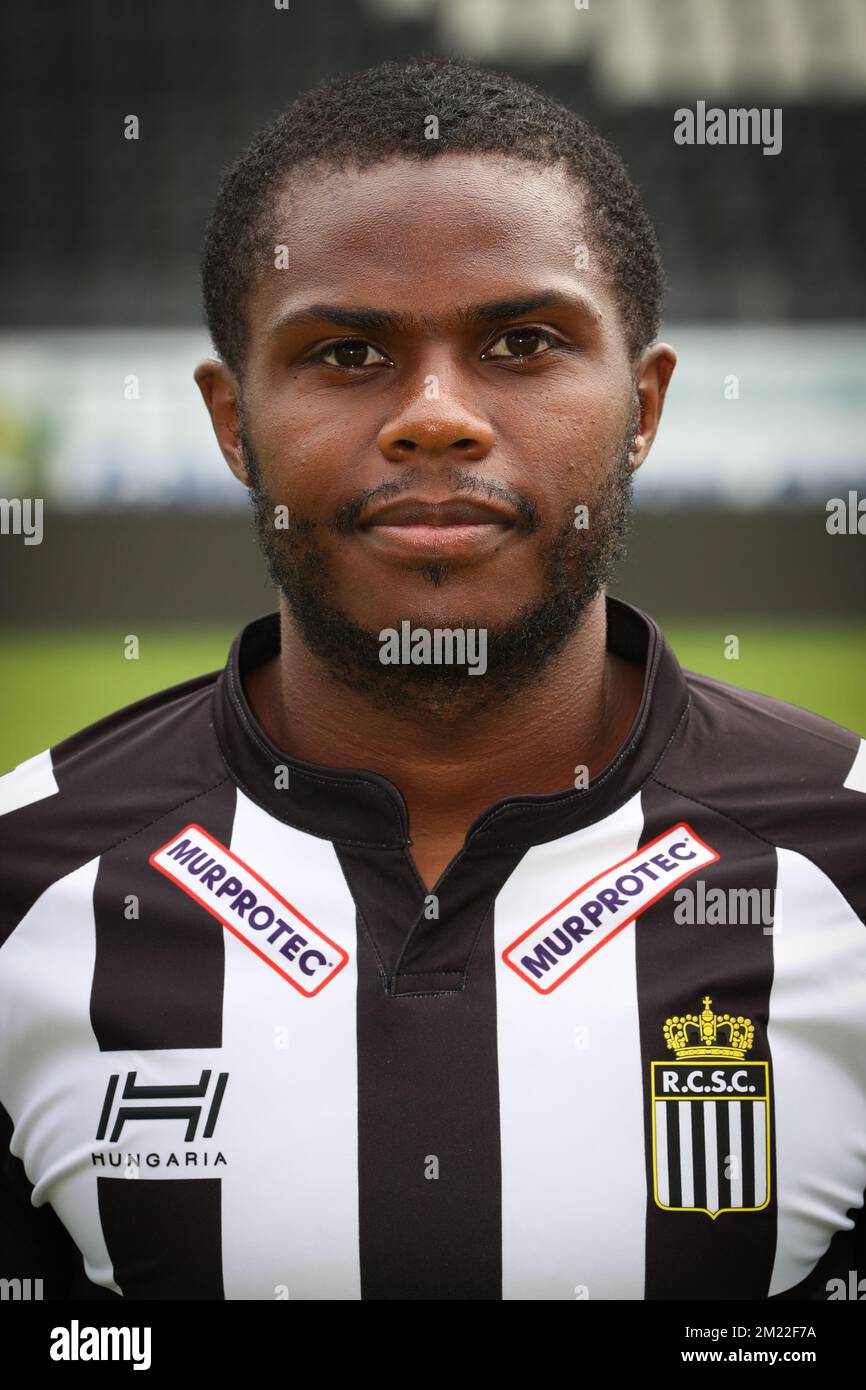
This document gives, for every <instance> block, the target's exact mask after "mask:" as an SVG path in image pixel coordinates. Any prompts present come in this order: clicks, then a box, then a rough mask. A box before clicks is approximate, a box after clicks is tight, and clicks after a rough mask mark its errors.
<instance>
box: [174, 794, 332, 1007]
mask: <svg viewBox="0 0 866 1390" xmlns="http://www.w3.org/2000/svg"><path fill="white" fill-rule="evenodd" d="M189 830H197V831H198V833H199V834H200V835H203V836H204V837H205V839H206V840H210V842H211V844H212V845H216V847H217V849H219V850H222V852H223V854H227V855H228V857H229V859H233V860H234V861H235V863H236V864H240V866H241V868H242V869H245V870H246V872H247V873H248V874H252V876H253V878H254V879H255V880H256V881H257V882H258V883H260V884H261V885H262V887H263V888H267V890H268V892H269V893H272V894H273V896H274V897H275V898H276V899H277V901H278V902H281V903H282V904H283V906H284V907H287V908H288V910H289V912H291V913H292V914H293V916H295V917H298V918H300V920H301V921H302V922H303V923H304V926H306V927H309V928H310V931H312V932H315V934H316V936H318V937H320V938H321V940H322V941H327V943H328V945H329V946H331V947H333V949H334V950H335V951H336V952H337V954H338V955H340V956H342V957H343V959H342V960H341V961H340V964H339V965H338V966H337V968H336V969H335V970H332V971H331V973H330V974H329V975H328V977H327V979H325V980H323V981H322V983H321V984H320V985H316V988H315V989H314V990H309V991H308V990H305V989H302V987H301V986H300V985H299V984H298V982H297V980H293V979H292V977H291V975H287V974H286V972H285V970H281V969H280V967H279V966H278V965H277V963H276V962H275V961H272V960H271V958H270V956H266V955H265V953H264V951H260V950H259V948H258V946H255V945H253V943H252V941H248V940H247V938H246V937H245V936H243V935H242V933H241V932H239V931H238V930H237V928H236V927H233V926H232V924H231V922H227V921H226V919H225V917H223V916H221V915H220V913H219V912H217V911H216V909H215V908H214V907H211V905H210V903H207V902H205V900H204V898H200V897H199V895H198V893H194V892H193V891H192V889H191V888H189V887H188V886H187V884H186V883H183V882H182V881H181V879H179V878H177V877H176V875H175V874H173V873H171V872H170V871H169V870H168V869H166V868H165V867H164V866H163V865H162V864H157V863H155V862H154V861H155V859H156V856H157V855H158V854H162V853H164V851H165V850H167V849H168V847H169V845H173V844H174V842H175V840H179V839H181V837H182V836H184V835H185V834H186V833H187V831H189ZM148 863H149V864H151V865H152V867H153V868H154V869H157V870H158V871H159V873H161V874H163V875H164V876H165V877H166V878H167V879H168V881H169V883H175V884H176V885H177V887H178V888H182V889H183V891H184V893H186V894H187V895H188V896H189V897H190V898H192V899H193V900H194V902H197V903H198V904H199V906H200V907H203V908H204V910H205V912H209V913H210V915H211V916H212V917H215V918H216V919H217V921H218V922H222V924H223V926H224V927H225V928H226V930H227V931H230V932H231V933H232V936H236V937H237V939H238V941H242V942H243V943H244V945H245V946H248V947H249V949H250V950H251V951H253V952H255V954H256V955H257V956H259V958H260V959H261V960H263V961H264V962H265V964H266V965H269V966H270V967H271V969H272V970H275V971H276V972H277V974H278V975H282V977H283V979H284V980H288V982H289V984H290V985H294V987H295V989H296V990H297V991H298V993H299V994H300V995H301V996H302V997H303V998H304V999H313V998H314V997H315V996H316V995H317V994H318V993H319V991H320V990H322V989H324V988H325V985H329V984H330V983H331V981H332V980H333V979H334V977H335V976H336V975H339V973H340V971H341V970H342V969H343V966H344V965H347V964H348V961H349V953H348V951H344V950H343V947H342V946H338V945H337V943H336V941H332V940H331V938H330V937H329V936H326V935H325V933H324V932H323V931H319V928H318V927H315V926H313V923H312V922H311V921H310V920H309V918H308V917H305V916H304V914H303V912H299V911H298V909H297V908H296V907H292V904H291V903H290V902H289V901H288V899H287V898H284V897H283V895H282V893H278V892H277V890H276V888H274V887H273V886H272V885H271V884H270V883H268V882H267V880H266V879H264V878H262V876H261V874H257V873H256V871H255V869H253V868H251V866H250V865H249V864H247V863H246V861H245V860H243V859H241V858H239V856H238V855H236V854H232V852H231V850H230V849H227V848H226V846H225V845H224V844H222V843H221V841H219V840H216V839H214V837H213V835H209V834H208V832H207V831H206V830H205V829H204V827H203V826H201V825H198V824H197V823H196V822H195V821H190V823H189V825H185V826H184V828H183V830H179V831H178V832H177V834H176V835H172V837H171V839H170V840H166V842H165V844H164V845H162V846H161V847H160V848H159V849H155V850H154V851H153V854H151V855H150V856H149V859H148Z"/></svg>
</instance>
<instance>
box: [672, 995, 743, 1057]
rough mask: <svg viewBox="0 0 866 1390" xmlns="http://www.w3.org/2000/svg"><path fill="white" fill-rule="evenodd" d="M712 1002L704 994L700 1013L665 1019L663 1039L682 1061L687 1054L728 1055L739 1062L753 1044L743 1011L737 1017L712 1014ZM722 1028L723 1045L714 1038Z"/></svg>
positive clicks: (689, 1055)
mask: <svg viewBox="0 0 866 1390" xmlns="http://www.w3.org/2000/svg"><path fill="white" fill-rule="evenodd" d="M712 1002H713V1001H712V999H711V998H710V996H709V995H708V994H706V995H704V1009H703V1013H701V1014H683V1015H682V1016H680V1015H679V1014H674V1016H673V1018H666V1019H665V1025H664V1035H665V1042H666V1043H667V1045H668V1047H669V1048H670V1049H671V1051H672V1052H675V1053H676V1055H677V1057H678V1058H680V1059H681V1060H683V1061H685V1060H686V1059H687V1058H690V1057H730V1058H733V1059H734V1060H735V1061H742V1060H743V1058H744V1057H745V1055H746V1053H747V1052H748V1050H749V1048H750V1047H751V1046H752V1041H753V1039H754V1036H755V1025H754V1024H753V1023H752V1020H751V1019H750V1018H744V1017H743V1015H742V1014H738V1015H737V1016H736V1017H734V1015H733V1014H714V1013H713V1011H712V1009H711V1008H710V1004H711V1003H712ZM721 1029H725V1030H726V1032H727V1043H726V1044H725V1045H723V1044H721V1043H720V1042H718V1041H717V1040H718V1037H719V1031H720V1030H721ZM690 1035H691V1041H690Z"/></svg>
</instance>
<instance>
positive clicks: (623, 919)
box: [502, 822, 719, 994]
mask: <svg viewBox="0 0 866 1390" xmlns="http://www.w3.org/2000/svg"><path fill="white" fill-rule="evenodd" d="M718 858H719V856H718V854H717V853H716V851H715V850H714V849H711V848H710V846H709V845H707V844H705V843H704V841H703V840H702V839H701V838H700V836H699V835H696V834H695V832H694V831H693V830H692V828H691V826H689V825H686V824H685V823H684V822H683V823H680V824H679V825H673V826H671V828H670V830H666V831H665V832H664V834H663V835H657V836H656V838H655V839H654V840H651V841H650V842H649V844H646V845H643V846H642V847H641V848H640V849H639V850H635V852H634V854H630V855H629V856H628V857H627V858H626V859H622V860H620V862H619V863H618V864H614V865H613V866H612V867H611V868H610V869H604V870H603V871H602V872H601V873H600V874H596V876H595V878H592V879H590V880H589V882H588V883H585V884H584V885H583V887H582V888H578V889H577V890H576V891H575V892H574V893H572V894H570V896H569V897H567V898H566V899H565V901H564V902H561V903H559V904H558V906H556V907H554V908H553V909H552V911H550V912H546V913H545V914H544V916H543V917H541V918H539V920H538V921H537V922H535V923H533V925H532V926H531V927H528V928H527V929H526V931H525V932H523V933H522V934H521V935H520V936H519V937H518V938H517V940H516V941H512V943H511V945H510V946H507V947H506V949H505V950H504V951H503V952H502V959H503V960H504V961H505V964H506V965H508V966H510V967H511V969H512V970H513V971H514V972H515V973H516V974H517V975H519V976H520V978H521V979H522V980H525V981H526V983H527V984H528V985H531V986H532V988H533V989H534V990H537V991H538V993H539V994H550V992H551V991H552V990H554V989H556V988H557V986H559V985H561V984H562V983H563V981H564V980H567V979H568V977H569V975H573V974H574V972H575V970H577V968H578V966H580V965H584V964H585V963H586V961H588V960H589V958H590V957H591V956H593V955H595V953H596V951H599V950H600V949H601V947H602V946H604V945H606V944H607V942H608V941H610V940H611V939H612V938H613V937H614V936H616V934H617V932H621V931H622V929H623V927H627V926H628V924H629V922H633V921H634V919H635V917H637V916H639V914H640V913H641V912H644V911H645V909H646V908H648V907H649V906H650V904H651V903H654V902H656V900H657V899H658V898H660V897H661V896H662V895H663V894H664V893H667V892H669V891H670V889H671V888H674V887H676V885H677V884H678V883H681V882H682V880H683V879H684V878H688V876H689V874H693V873H694V872H695V870H696V869H703V868H706V866H707V865H708V864H713V863H715V861H716V860H717V859H718Z"/></svg>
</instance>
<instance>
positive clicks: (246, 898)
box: [150, 825, 349, 998]
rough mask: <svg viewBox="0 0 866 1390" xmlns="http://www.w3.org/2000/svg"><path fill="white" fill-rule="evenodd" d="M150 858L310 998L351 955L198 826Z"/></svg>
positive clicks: (182, 833)
mask: <svg viewBox="0 0 866 1390" xmlns="http://www.w3.org/2000/svg"><path fill="white" fill-rule="evenodd" d="M150 862H151V864H152V865H153V867H154V868H155V869H159V871H160V873H161V874H165V876H166V878H170V879H171V881H172V883H176V884H177V886H178V888H182V889H183V891H184V892H185V893H188V894H189V896H190V897H191V898H194V899H195V901H196V902H197V903H200V904H201V906H202V907H204V908H206V909H207V911H208V912H210V913H211V914H212V915H213V916H214V917H216V918H217V920H218V921H220V922H222V924H223V926H224V927H227V928H228V930H229V931H230V932H232V934H233V935H234V936H236V937H237V938H238V940H239V941H242V942H243V943H244V945H245V946H249V948H250V950H251V951H255V953H256V955H257V956H259V957H260V959H261V960H263V961H265V962H266V963H267V964H268V965H269V966H271V968H272V969H273V970H276V972H277V974H278V975H282V977H283V979H284V980H288V982H289V984H290V985H294V987H295V989H296V990H298V991H299V993H301V994H303V995H306V996H307V998H312V996H313V995H314V994H318V993H319V990H321V989H324V987H325V985H327V984H329V983H330V982H331V980H333V978H334V976H335V975H337V974H339V972H340V971H341V970H342V968H343V966H344V965H345V964H346V962H347V961H348V959H349V956H348V953H347V952H346V951H344V950H343V948H342V947H341V946H338V945H337V944H336V942H335V941H332V940H331V939H330V937H328V936H326V935H325V933H324V932H322V931H319V929H318V927H314V926H313V924H312V922H310V921H309V920H308V919H307V918H306V917H305V916H304V915H303V913H302V912H299V911H298V909H297V908H296V907H293V906H292V904H291V903H290V902H288V901H287V899H286V898H284V897H283V896H282V894H281V893H278V892H277V890H276V889H275V888H272V887H271V885H270V884H269V883H266V882H265V880H264V879H263V878H262V877H261V876H260V875H259V874H257V873H256V871H255V869H252V868H250V866H249V864H245V863H244V861H243V860H242V859H239V858H238V856H237V855H236V854H232V852H231V850H230V849H226V847H225V845H221V844H220V842H219V840H215V839H214V838H213V836H212V835H209V834H208V832H207V831H206V830H203V829H202V828H201V826H200V825H187V826H185V827H184V829H183V830H180V831H178V833H177V834H176V835H174V836H173V837H172V839H170V840H169V841H168V843H167V844H165V845H163V846H162V848H161V849H158V850H155V851H154V853H153V854H152V855H151V856H150Z"/></svg>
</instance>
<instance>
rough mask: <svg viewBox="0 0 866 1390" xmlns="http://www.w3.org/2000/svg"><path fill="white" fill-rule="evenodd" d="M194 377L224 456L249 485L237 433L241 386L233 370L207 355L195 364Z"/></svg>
mask: <svg viewBox="0 0 866 1390" xmlns="http://www.w3.org/2000/svg"><path fill="white" fill-rule="evenodd" d="M193 377H194V378H195V383H196V385H197V386H198V389H199V391H201V394H202V399H203V400H204V403H205V405H206V406H207V409H208V414H209V415H210V418H211V424H212V425H213V432H214V434H215V435H216V437H217V443H218V444H219V446H220V450H221V451H222V456H223V458H224V459H225V461H226V463H227V464H228V466H229V468H230V469H231V470H232V472H233V473H234V475H235V477H236V478H237V479H239V481H240V482H242V483H243V484H244V486H245V487H249V485H250V479H249V474H248V473H247V468H246V464H245V462H244V451H243V446H242V444H241V441H240V435H239V433H238V401H239V399H240V389H239V387H238V383H237V380H236V378H235V376H234V373H233V372H230V371H229V369H228V367H227V366H226V365H225V364H224V363H223V362H220V361H218V360H217V359H216V358H208V359H207V361H205V362H201V363H200V364H199V365H198V366H197V367H196V369H195V371H194V373H193Z"/></svg>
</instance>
